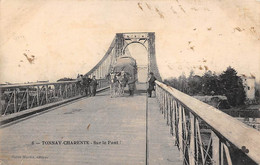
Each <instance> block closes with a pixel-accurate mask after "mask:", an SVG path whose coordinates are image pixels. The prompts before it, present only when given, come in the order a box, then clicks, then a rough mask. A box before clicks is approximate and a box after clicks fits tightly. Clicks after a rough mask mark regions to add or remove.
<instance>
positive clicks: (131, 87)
mask: <svg viewBox="0 0 260 165" xmlns="http://www.w3.org/2000/svg"><path fill="white" fill-rule="evenodd" d="M135 82H136V79H135V78H134V77H132V76H130V77H129V80H128V89H129V95H130V96H134V90H135Z"/></svg>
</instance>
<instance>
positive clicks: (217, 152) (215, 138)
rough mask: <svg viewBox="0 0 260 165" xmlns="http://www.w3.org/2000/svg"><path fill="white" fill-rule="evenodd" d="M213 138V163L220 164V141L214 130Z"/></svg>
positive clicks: (214, 164)
mask: <svg viewBox="0 0 260 165" xmlns="http://www.w3.org/2000/svg"><path fill="white" fill-rule="evenodd" d="M211 138H212V163H213V165H219V164H220V161H219V158H220V150H219V148H220V141H219V138H218V136H217V135H216V134H215V132H213V131H211ZM208 147H209V146H208Z"/></svg>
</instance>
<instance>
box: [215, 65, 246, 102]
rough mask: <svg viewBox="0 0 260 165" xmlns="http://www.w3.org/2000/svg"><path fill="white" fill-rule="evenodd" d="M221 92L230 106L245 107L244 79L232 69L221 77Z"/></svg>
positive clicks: (228, 69) (229, 68)
mask: <svg viewBox="0 0 260 165" xmlns="http://www.w3.org/2000/svg"><path fill="white" fill-rule="evenodd" d="M219 78H220V85H221V88H220V89H221V90H220V92H221V93H222V94H224V95H225V96H226V97H227V99H228V101H229V103H230V105H232V106H237V105H243V104H244V102H245V99H246V94H245V91H244V86H243V83H242V79H241V78H240V77H239V76H237V72H236V70H235V69H233V68H232V67H230V66H229V67H228V68H227V70H226V71H224V72H223V73H222V74H221V75H220V76H219Z"/></svg>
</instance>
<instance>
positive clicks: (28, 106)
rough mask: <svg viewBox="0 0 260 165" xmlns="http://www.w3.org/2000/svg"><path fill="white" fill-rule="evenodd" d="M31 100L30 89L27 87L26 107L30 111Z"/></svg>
mask: <svg viewBox="0 0 260 165" xmlns="http://www.w3.org/2000/svg"><path fill="white" fill-rule="evenodd" d="M29 99H30V97H29V87H27V88H26V106H27V109H29V108H30V105H29V104H30V102H29Z"/></svg>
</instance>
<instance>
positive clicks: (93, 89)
mask: <svg viewBox="0 0 260 165" xmlns="http://www.w3.org/2000/svg"><path fill="white" fill-rule="evenodd" d="M97 86H98V82H97V79H96V76H93V79H92V81H91V82H90V92H91V93H90V96H96V91H97Z"/></svg>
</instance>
